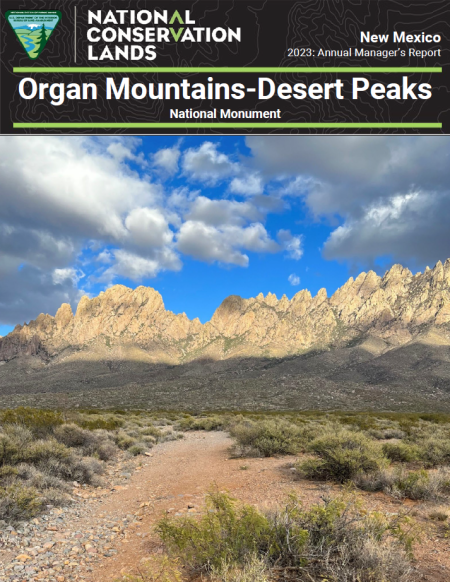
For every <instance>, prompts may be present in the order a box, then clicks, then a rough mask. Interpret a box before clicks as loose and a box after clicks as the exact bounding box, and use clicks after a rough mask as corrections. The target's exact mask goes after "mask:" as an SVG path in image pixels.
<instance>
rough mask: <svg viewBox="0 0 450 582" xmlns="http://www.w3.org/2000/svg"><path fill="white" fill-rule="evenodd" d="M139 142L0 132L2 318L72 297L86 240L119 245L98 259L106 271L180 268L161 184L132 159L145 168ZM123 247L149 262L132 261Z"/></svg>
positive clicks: (92, 246) (92, 244)
mask: <svg viewBox="0 0 450 582" xmlns="http://www.w3.org/2000/svg"><path fill="white" fill-rule="evenodd" d="M139 146H140V140H136V139H134V138H131V139H128V138H119V139H117V140H116V139H112V140H111V139H108V140H105V139H103V138H102V139H96V138H86V137H70V138H61V137H43V138H42V137H34V136H33V137H27V138H23V139H22V138H16V137H3V138H0V159H1V160H2V161H1V163H0V184H1V205H0V321H1V322H4V321H6V320H8V321H10V319H11V316H12V314H15V315H16V316H18V317H19V319H20V320H23V319H26V318H27V317H28V316H29V315H30V316H34V317H35V316H36V315H38V313H39V311H40V310H44V311H48V312H50V313H52V312H53V313H54V312H55V311H56V309H57V308H58V307H59V305H60V304H61V302H62V301H69V302H71V303H72V304H74V303H75V302H76V301H77V300H78V297H79V289H78V284H79V281H80V278H81V276H82V275H81V271H80V270H78V269H76V268H75V267H74V264H75V263H76V261H77V257H78V256H79V254H80V253H81V252H82V251H83V249H86V248H90V249H91V251H92V252H93V253H94V255H95V252H96V251H95V249H96V248H97V249H99V250H100V249H102V248H103V249H104V248H105V247H106V246H111V247H112V248H115V249H116V252H108V251H106V250H104V251H102V253H103V254H102V255H101V256H99V257H98V261H95V259H94V262H96V264H97V268H100V269H103V270H104V267H101V265H102V264H103V265H105V264H108V263H109V264H110V267H109V269H110V272H109V276H110V277H113V276H114V273H116V274H117V275H119V274H121V273H131V274H132V276H133V277H134V276H135V274H136V273H139V272H141V273H144V276H145V274H146V273H147V274H149V275H148V276H153V275H152V274H154V273H157V272H159V271H161V270H163V269H179V268H180V260H179V258H178V256H177V255H176V252H175V250H174V245H173V240H172V239H173V233H172V231H171V229H170V227H169V225H168V221H167V219H166V218H165V215H164V211H163V209H162V205H163V191H162V187H161V186H160V185H158V184H155V183H153V182H152V181H151V178H150V177H149V175H148V174H146V173H145V170H144V169H143V170H142V172H141V173H137V172H136V171H134V170H132V169H131V167H130V165H129V163H128V162H129V161H131V160H132V161H133V162H134V163H135V164H136V163H137V164H139V166H140V167H141V168H144V167H145V163H143V162H142V160H143V156H142V152H139V151H138V149H137V148H139ZM141 162H142V163H141ZM121 251H122V252H124V253H128V254H134V256H136V257H138V258H139V257H140V258H141V259H142V260H143V261H151V266H150V265H147V266H146V267H143V266H142V265H141V266H137V267H130V266H128V267H127V266H126V263H127V260H126V256H124V255H121ZM108 253H109V254H108ZM136 262H137V260H136V261H134V264H136ZM128 263H130V261H128ZM98 274H99V273H98ZM98 274H97V275H98ZM124 276H126V275H124ZM33 290H36V293H35V296H36V301H31V305H32V307H30V308H29V307H28V303H29V302H30V297H33ZM40 297H41V299H40ZM11 302H12V305H13V307H11ZM31 310H33V313H30V312H31ZM16 321H17V319H16Z"/></svg>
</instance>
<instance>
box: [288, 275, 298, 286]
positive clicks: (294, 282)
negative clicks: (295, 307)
mask: <svg viewBox="0 0 450 582" xmlns="http://www.w3.org/2000/svg"><path fill="white" fill-rule="evenodd" d="M288 281H289V283H290V284H291V285H292V286H293V287H297V285H300V277H299V276H298V275H296V274H295V273H291V274H290V275H289V277H288Z"/></svg>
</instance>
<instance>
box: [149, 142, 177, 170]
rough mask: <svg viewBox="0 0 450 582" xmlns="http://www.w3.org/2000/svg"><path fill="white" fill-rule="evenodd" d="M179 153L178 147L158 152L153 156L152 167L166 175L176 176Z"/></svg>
mask: <svg viewBox="0 0 450 582" xmlns="http://www.w3.org/2000/svg"><path fill="white" fill-rule="evenodd" d="M180 155H181V152H180V150H179V149H178V147H173V148H164V149H161V150H158V151H157V152H156V153H155V154H153V158H152V159H153V165H154V166H155V167H157V168H160V169H162V170H164V171H165V172H167V173H168V174H170V175H172V174H176V172H177V171H178V161H179V159H180Z"/></svg>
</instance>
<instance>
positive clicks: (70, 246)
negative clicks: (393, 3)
mask: <svg viewBox="0 0 450 582" xmlns="http://www.w3.org/2000/svg"><path fill="white" fill-rule="evenodd" d="M449 217H450V138H447V137H444V136H433V137H428V136H248V137H235V136H221V137H204V136H192V137H177V136H174V137H142V138H137V137H120V136H118V137H101V138H100V137H91V136H86V137H84V136H83V137H81V136H73V137H59V136H51V137H50V136H44V137H38V136H20V137H19V136H17V137H15V136H14V137H0V335H5V334H6V333H8V332H9V331H11V330H12V329H13V327H14V326H15V325H16V324H18V323H20V324H22V323H24V322H28V321H30V320H31V319H35V318H36V317H37V315H39V313H49V314H51V315H54V314H55V313H56V310H57V309H58V307H59V306H60V305H61V304H62V303H64V302H66V303H70V304H71V305H72V308H73V309H74V311H75V309H76V306H77V303H78V301H79V299H80V298H81V296H82V295H85V294H86V295H88V296H90V297H94V296H96V295H98V293H99V292H100V291H102V290H105V289H107V288H108V287H110V286H112V285H115V284H123V285H127V286H128V287H132V288H135V287H137V286H139V285H146V286H151V287H154V288H155V289H157V290H158V291H159V292H160V293H161V295H162V297H163V300H164V303H165V306H166V309H170V310H171V311H173V312H175V313H182V312H185V313H186V314H187V315H188V317H189V318H191V319H193V318H194V317H199V318H200V320H201V321H202V322H206V321H208V320H209V319H210V318H211V316H212V314H213V313H214V310H215V309H216V308H217V307H218V306H219V305H220V303H221V302H222V301H223V300H224V299H225V297H227V296H228V295H232V294H234V295H240V296H242V297H254V296H256V295H257V294H258V293H260V292H262V293H263V294H264V295H266V294H267V293H269V292H272V293H275V294H276V295H277V297H278V298H280V297H281V296H282V295H283V294H286V295H287V296H288V297H289V298H291V297H292V296H293V295H294V294H295V293H297V292H298V291H299V290H301V289H305V288H306V289H309V290H310V291H311V293H312V294H313V295H315V294H316V293H317V291H318V290H319V289H321V288H322V287H325V288H326V289H327V292H328V294H329V295H331V294H332V293H333V292H334V291H335V290H336V289H337V288H339V287H340V286H341V285H343V284H344V283H345V281H346V280H347V279H348V277H350V276H354V275H357V274H358V273H359V272H360V271H362V270H365V271H367V270H369V269H373V270H375V271H376V272H377V273H379V274H381V275H382V274H384V272H385V271H386V270H387V269H388V268H389V267H390V266H392V265H393V264H395V263H401V264H402V265H404V266H407V267H409V268H410V269H411V270H412V271H414V272H416V271H423V269H424V268H425V266H427V265H429V266H431V267H432V266H433V265H434V264H435V263H436V262H437V261H438V260H442V261H445V260H446V259H447V258H449V257H450V229H449V226H448V224H449Z"/></svg>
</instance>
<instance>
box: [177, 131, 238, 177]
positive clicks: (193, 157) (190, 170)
mask: <svg viewBox="0 0 450 582" xmlns="http://www.w3.org/2000/svg"><path fill="white" fill-rule="evenodd" d="M182 168H183V172H184V173H185V174H186V176H188V178H190V179H191V180H197V181H199V182H204V183H205V184H209V185H211V186H214V185H215V184H217V183H218V182H220V181H221V180H223V179H225V178H228V177H230V176H232V175H233V174H236V173H237V172H239V170H240V167H239V164H237V163H234V162H232V161H231V160H230V158H229V157H228V156H227V155H226V154H224V153H222V152H219V151H218V145H217V144H215V143H212V142H210V141H205V142H203V143H202V145H201V146H200V147H198V148H190V149H188V150H186V151H185V152H184V155H183V160H182Z"/></svg>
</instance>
